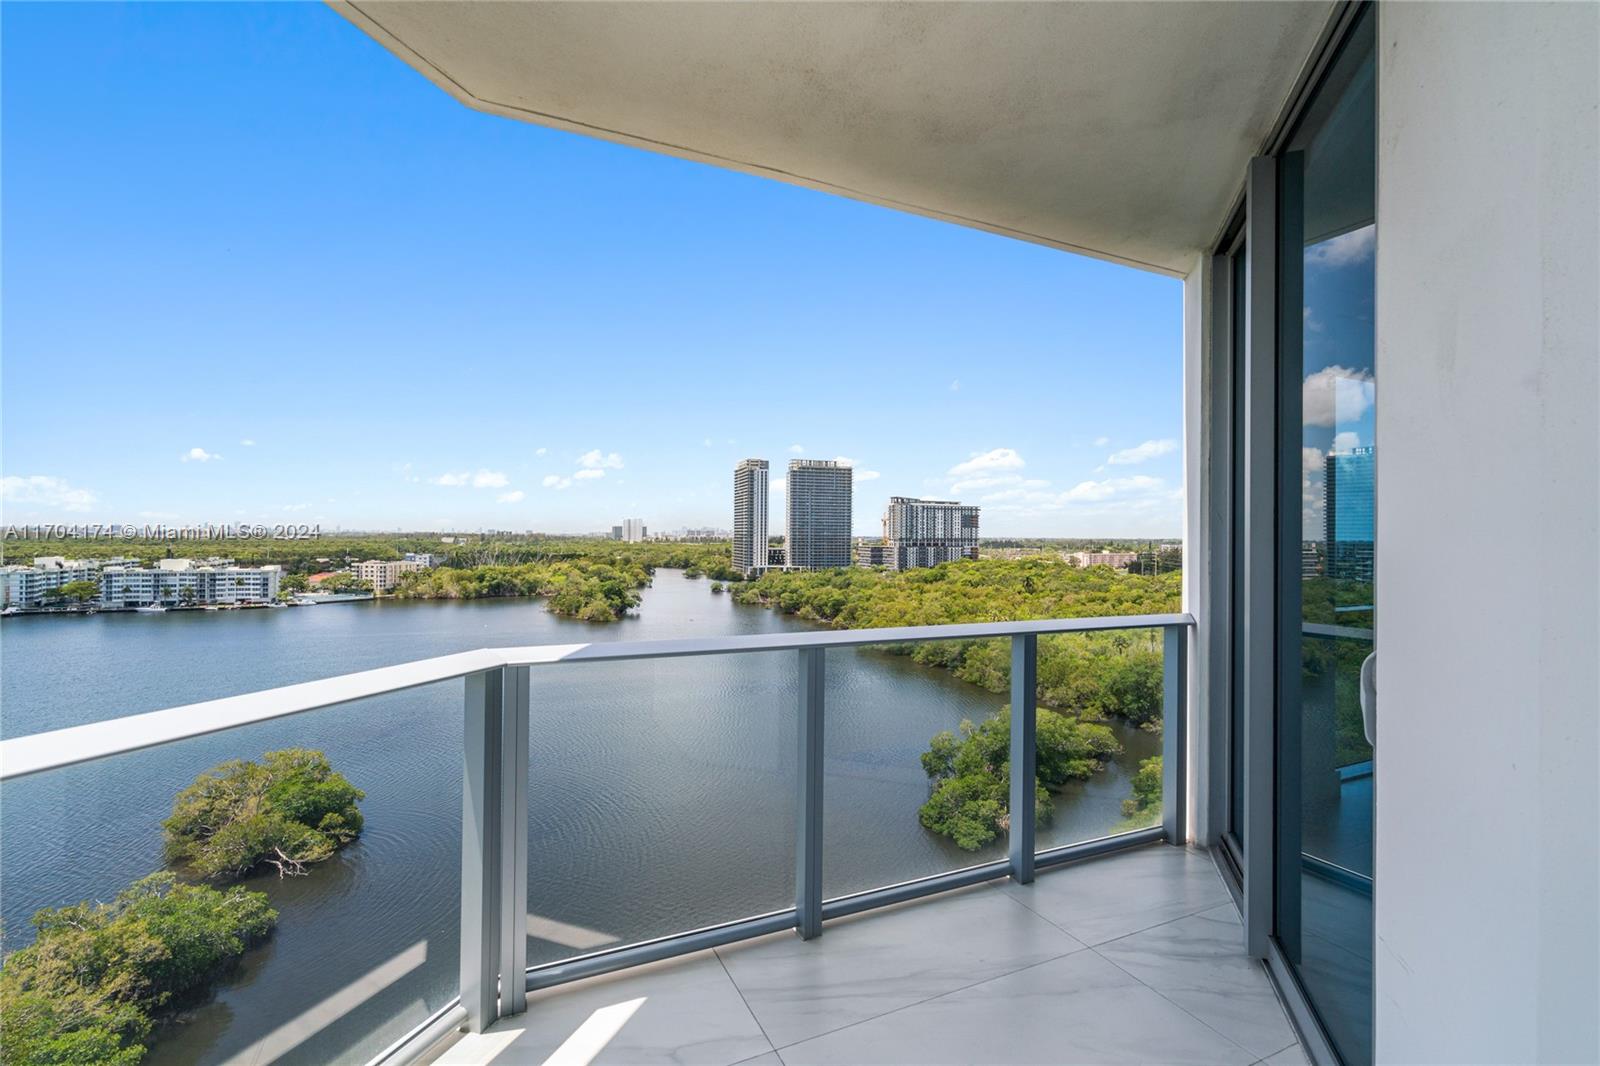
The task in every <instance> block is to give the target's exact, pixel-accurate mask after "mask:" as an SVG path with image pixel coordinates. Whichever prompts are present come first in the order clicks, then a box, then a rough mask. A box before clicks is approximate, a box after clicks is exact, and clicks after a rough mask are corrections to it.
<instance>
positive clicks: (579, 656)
mask: <svg viewBox="0 0 1600 1066" xmlns="http://www.w3.org/2000/svg"><path fill="white" fill-rule="evenodd" d="M1193 623H1194V619H1193V618H1192V617H1190V616H1189V615H1187V614H1144V615H1120V616H1113V617H1106V618H1057V619H1047V620H1043V621H1029V622H977V623H971V624H958V625H936V626H896V627H892V628H884V629H847V630H819V631H817V632H814V633H761V634H755V635H750V636H733V637H696V638H690V639H683V640H632V641H613V642H606V643H598V644H539V645H531V646H527V647H510V648H482V649H479V650H478V651H464V652H459V653H457V654H454V655H441V656H438V657H437V658H432V659H418V660H415V661H413V662H408V663H400V664H398V665H396V666H384V667H380V668H378V669H376V670H361V671H358V672H356V673H350V674H340V675H338V676H337V677H329V678H323V679H322V680H319V681H306V682H302V683H300V684H297V685H284V686H282V687H280V688H272V689H264V690H262V691H259V692H250V693H246V694H244V695H241V696H225V697H223V698H221V699H215V700H205V701H202V702H200V703H190V704H185V705H183V706H181V707H169V708H167V709H166V710H161V711H149V712H146V713H144V714H133V715H127V716H124V717H121V718H112V719H108V720H106V721H103V722H91V723H88V724H87V725H77V726H70V727H68V728H66V729H53V730H51V731H49V732H47V733H34V734H31V735H29V736H23V737H14V738H12V739H10V740H4V741H0V781H9V780H11V779H13V778H18V777H25V776H27V775H28V774H37V773H41V772H43V771H45V770H57V769H60V768H61V767H64V766H74V765H76V764H78V763H84V762H91V761H93V760H95V759H104V758H107V757H108V756H112V755H121V754H124V753H126V752H131V751H139V750H141V749H144V748H153V747H156V746H158V745H161V744H170V743H172V742H173V741H177V740H187V739H189V738H190V737H199V736H205V735H206V734H208V733H220V732H223V731H224V730H228V729H237V728H239V727H240V726H246V725H254V724H255V723H257V722H267V721H271V720H272V719H275V718H287V717H288V716H290V715H293V714H301V713H304V712H305V711H315V710H320V709H322V708H324V707H335V706H338V705H339V704H342V703H351V702H353V701H355V700H363V699H367V698H369V697H372V696H383V695H386V694H388V693H391V692H401V691H404V690H405V689H410V688H417V687H419V686H421V685H431V684H434V683H436V682H439V681H450V680H453V679H455V678H458V677H466V676H468V675H469V674H476V673H481V672H483V671H485V670H498V669H501V668H503V667H514V666H545V665H550V664H553V663H581V662H617V661H623V660H630V659H670V658H682V657H684V656H690V655H723V654H736V653H740V652H758V651H788V650H793V649H796V648H841V647H861V646H864V645H872V644H904V643H923V642H927V641H936V640H981V639H984V638H987V637H1012V636H1021V635H1026V634H1030V633H1031V634H1042V633H1082V632H1094V631H1099V630H1109V629H1153V628H1160V627H1165V626H1173V625H1192V624H1193Z"/></svg>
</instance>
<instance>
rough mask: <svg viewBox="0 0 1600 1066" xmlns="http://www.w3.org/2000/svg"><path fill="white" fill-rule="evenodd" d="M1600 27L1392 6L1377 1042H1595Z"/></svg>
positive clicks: (1591, 8)
mask: <svg viewBox="0 0 1600 1066" xmlns="http://www.w3.org/2000/svg"><path fill="white" fill-rule="evenodd" d="M1597 42H1600V6H1596V5H1594V4H1572V5H1567V6H1561V5H1550V6H1544V5H1526V4H1506V5H1502V4H1467V5H1457V4H1386V5H1382V6H1381V7H1380V9H1379V45H1378V55H1379V63H1380V67H1379V77H1378V85H1379V119H1378V131H1379V139H1378V151H1379V165H1378V250H1377V256H1378V259H1377V276H1378V309H1377V336H1378V382H1379V402H1378V430H1377V441H1378V445H1377V446H1378V455H1379V466H1378V485H1377V500H1378V544H1379V552H1378V557H1377V597H1378V605H1377V618H1378V630H1377V647H1378V655H1379V660H1380V662H1379V670H1378V692H1379V711H1378V742H1377V746H1376V751H1377V756H1376V758H1377V763H1378V774H1377V780H1378V782H1379V785H1378V789H1377V870H1378V879H1377V896H1376V944H1375V960H1376V967H1377V973H1376V980H1377V995H1376V1049H1377V1058H1378V1061H1380V1062H1408V1063H1412V1062H1415V1063H1420V1062H1596V1061H1600V1011H1597V1009H1596V1005H1597V1004H1600V931H1597V923H1600V907H1597V906H1596V899H1597V898H1600V858H1597V841H1600V828H1597V826H1600V794H1597V786H1596V775H1595V763H1596V756H1597V753H1600V735H1597V722H1600V713H1597V706H1596V705H1597V693H1600V676H1597V671H1596V660H1597V657H1600V656H1597V649H1600V632H1597V616H1600V581H1597V580H1596V577H1595V573H1596V571H1595V560H1596V559H1597V558H1600V542H1597V534H1596V527H1597V511H1600V502H1597V500H1600V494H1597V489H1600V429H1597V423H1596V403H1597V399H1600V378H1597V367H1600V355H1597V351H1600V341H1597V333H1596V310H1595V308H1596V298H1597V294H1600V276H1597V267H1596V260H1597V250H1596V249H1597V227H1600V222H1597V215H1596V211H1597V205H1600V187H1597V182H1596V129H1597V118H1596V103H1597V102H1596V83H1597V73H1596V72H1597V70H1600V56H1597Z"/></svg>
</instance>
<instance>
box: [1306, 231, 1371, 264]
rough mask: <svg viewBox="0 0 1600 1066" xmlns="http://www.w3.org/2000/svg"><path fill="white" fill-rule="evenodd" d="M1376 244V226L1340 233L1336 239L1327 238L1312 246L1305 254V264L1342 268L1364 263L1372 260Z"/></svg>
mask: <svg viewBox="0 0 1600 1066" xmlns="http://www.w3.org/2000/svg"><path fill="white" fill-rule="evenodd" d="M1377 243H1378V230H1377V227H1376V226H1372V225H1367V226H1362V227H1361V228H1360V229H1356V230H1351V231H1350V232H1349V233H1341V234H1339V236H1337V237H1332V238H1329V239H1328V240H1325V241H1323V242H1322V243H1320V244H1315V245H1312V247H1311V249H1310V250H1309V251H1308V252H1307V253H1306V262H1308V263H1315V264H1317V265H1319V266H1328V267H1342V266H1349V265H1350V264H1352V263H1361V262H1365V261H1366V260H1368V259H1371V258H1372V250H1373V248H1374V247H1376V246H1377Z"/></svg>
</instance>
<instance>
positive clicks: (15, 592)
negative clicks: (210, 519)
mask: <svg viewBox="0 0 1600 1066" xmlns="http://www.w3.org/2000/svg"><path fill="white" fill-rule="evenodd" d="M3 575H4V580H3V582H0V589H3V596H4V604H3V605H4V606H5V607H16V608H23V609H25V608H34V607H43V606H45V605H46V604H47V603H48V602H49V601H50V600H52V599H53V598H54V597H52V596H51V593H52V592H54V591H55V590H56V589H59V588H61V587H62V586H63V585H67V584H70V583H72V582H74V581H92V582H94V583H95V584H96V585H98V586H99V589H100V592H99V595H98V597H96V602H98V603H99V605H100V606H102V607H147V606H149V605H151V604H162V605H165V606H183V605H187V604H194V605H196V606H212V605H218V606H225V605H231V604H243V603H270V602H272V601H273V600H275V599H277V597H278V587H279V584H280V583H281V581H282V579H283V567H281V566H278V565H276V564H272V565H267V566H235V565H234V563H233V560H231V559H206V560H195V559H160V560H157V562H156V564H155V565H154V566H150V567H146V566H142V565H140V564H139V563H138V561H136V560H132V559H123V558H116V559H108V560H105V561H103V562H102V561H100V560H94V559H66V558H63V557H61V556H58V555H51V556H40V557H39V558H36V559H34V561H33V565H31V566H18V565H13V566H7V567H5V568H4V571H3Z"/></svg>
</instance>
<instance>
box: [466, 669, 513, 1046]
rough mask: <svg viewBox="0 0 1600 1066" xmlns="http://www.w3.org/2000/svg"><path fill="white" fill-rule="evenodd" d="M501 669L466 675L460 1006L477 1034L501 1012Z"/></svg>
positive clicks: (470, 1027)
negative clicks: (499, 996) (499, 997)
mask: <svg viewBox="0 0 1600 1066" xmlns="http://www.w3.org/2000/svg"><path fill="white" fill-rule="evenodd" d="M503 673H504V671H503V670H499V669H496V670H484V671H480V672H479V673H475V674H468V675H467V679H466V708H465V710H466V713H465V715H464V728H463V730H462V754H463V758H462V763H461V1006H462V1007H463V1008H465V1009H466V1012H467V1026H468V1028H469V1029H470V1030H471V1031H472V1032H475V1033H481V1032H483V1031H484V1030H485V1029H487V1028H488V1027H489V1026H490V1025H491V1024H492V1023H493V1022H494V1020H495V1018H496V1017H498V1016H499V1001H498V992H499V989H498V985H499V978H500V958H499V956H500V936H499V931H500V920H499V919H500V901H499V897H500V870H499V866H498V864H497V862H496V859H497V856H498V855H499V851H500V809H501V797H500V793H501V789H500V763H501V751H500V748H501V724H500V723H501V705H502V700H503V694H502V690H503V677H502V675H503Z"/></svg>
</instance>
